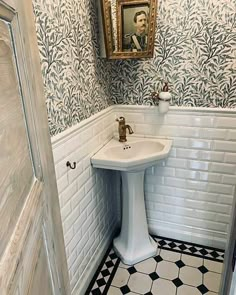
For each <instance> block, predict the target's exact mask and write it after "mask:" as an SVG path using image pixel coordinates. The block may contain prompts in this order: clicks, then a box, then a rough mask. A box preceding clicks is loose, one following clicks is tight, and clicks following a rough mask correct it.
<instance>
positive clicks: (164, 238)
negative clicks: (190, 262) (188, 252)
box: [151, 235, 224, 252]
mask: <svg viewBox="0 0 236 295" xmlns="http://www.w3.org/2000/svg"><path fill="white" fill-rule="evenodd" d="M151 236H152V237H153V238H157V239H163V240H170V241H173V242H177V243H183V244H188V245H192V246H196V247H204V248H206V249H209V250H213V251H214V250H215V251H220V252H224V249H220V248H215V247H211V246H205V245H201V244H196V243H192V242H187V241H183V240H177V239H172V238H166V237H163V236H158V235H151Z"/></svg>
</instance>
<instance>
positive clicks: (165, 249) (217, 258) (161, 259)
mask: <svg viewBox="0 0 236 295" xmlns="http://www.w3.org/2000/svg"><path fill="white" fill-rule="evenodd" d="M154 239H155V240H156V242H157V247H158V251H157V253H158V254H157V255H156V256H155V257H153V258H149V259H147V260H144V261H142V262H139V263H137V264H135V265H125V264H123V263H122V262H121V261H120V259H119V258H118V257H117V255H116V253H115V252H114V251H113V249H112V248H110V249H109V250H108V251H107V253H106V255H105V257H104V259H103V261H102V263H101V265H100V267H99V268H98V270H97V272H96V274H95V275H94V278H93V280H92V281H91V283H90V285H89V288H88V290H87V291H86V293H85V294H86V295H91V294H92V295H106V294H108V295H122V294H129V295H163V294H165V295H202V294H204V295H218V293H217V292H218V291H219V284H220V279H221V272H222V265H223V263H222V262H223V259H224V251H223V250H220V249H214V248H212V247H203V246H201V245H196V244H193V243H186V242H182V241H177V240H171V239H167V238H163V237H154Z"/></svg>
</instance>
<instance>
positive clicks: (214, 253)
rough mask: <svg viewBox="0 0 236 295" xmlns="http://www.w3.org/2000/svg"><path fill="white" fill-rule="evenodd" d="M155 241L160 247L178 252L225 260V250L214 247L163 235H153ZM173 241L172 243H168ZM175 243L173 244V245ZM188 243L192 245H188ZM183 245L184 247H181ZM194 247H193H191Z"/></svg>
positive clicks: (213, 259)
mask: <svg viewBox="0 0 236 295" xmlns="http://www.w3.org/2000/svg"><path fill="white" fill-rule="evenodd" d="M153 238H154V239H155V241H156V242H157V243H158V244H159V246H158V248H160V249H164V250H169V251H172V252H176V253H183V254H187V255H190V256H194V257H200V258H204V259H207V260H211V261H216V262H223V260H224V252H225V251H224V250H222V249H217V248H213V247H208V246H204V245H200V244H195V243H189V242H185V241H182V240H177V239H171V238H165V237H162V236H153ZM166 242H171V243H166ZM172 243H173V245H171V244H172ZM175 243H176V244H181V245H175ZM186 245H188V246H190V247H187V246H186ZM181 247H183V248H181ZM191 248H192V249H191Z"/></svg>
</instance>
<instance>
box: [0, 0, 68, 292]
mask: <svg viewBox="0 0 236 295" xmlns="http://www.w3.org/2000/svg"><path fill="white" fill-rule="evenodd" d="M0 15H1V17H2V18H3V19H5V20H6V21H8V22H11V24H12V35H13V37H14V42H15V46H14V50H15V54H16V57H17V56H18V57H20V58H17V59H16V60H17V72H18V77H19V79H20V85H21V89H20V90H21V92H22V96H23V97H24V113H25V117H26V125H27V130H28V132H29V134H28V135H29V141H30V146H31V147H33V148H32V150H31V152H32V158H33V159H32V162H33V163H34V170H35V176H36V178H37V179H38V180H39V181H43V183H44V191H45V193H44V197H43V200H42V206H43V210H44V213H43V229H42V230H43V236H44V244H45V247H46V252H47V260H48V265H49V269H50V273H51V279H52V284H53V286H52V289H53V291H54V294H55V295H58V294H61V295H64V294H65V295H67V294H70V286H69V275H68V266H67V259H66V253H65V245H64V237H63V229H62V221H61V214H60V205H59V199H58V191H57V185H56V176H55V167H54V161H53V154H52V146H51V140H50V134H49V127H48V117H47V110H46V103H45V96H44V86H43V80H42V72H41V66H40V57H39V49H38V43H37V36H36V27H35V22H34V19H35V17H34V13H33V5H32V1H31V0H21V1H19V0H0ZM26 53H27V54H26Z"/></svg>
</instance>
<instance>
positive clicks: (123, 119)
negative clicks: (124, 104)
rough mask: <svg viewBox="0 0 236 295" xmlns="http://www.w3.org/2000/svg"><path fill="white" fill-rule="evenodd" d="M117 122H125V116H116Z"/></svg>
mask: <svg viewBox="0 0 236 295" xmlns="http://www.w3.org/2000/svg"><path fill="white" fill-rule="evenodd" d="M116 121H117V122H125V118H124V117H120V118H116Z"/></svg>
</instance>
